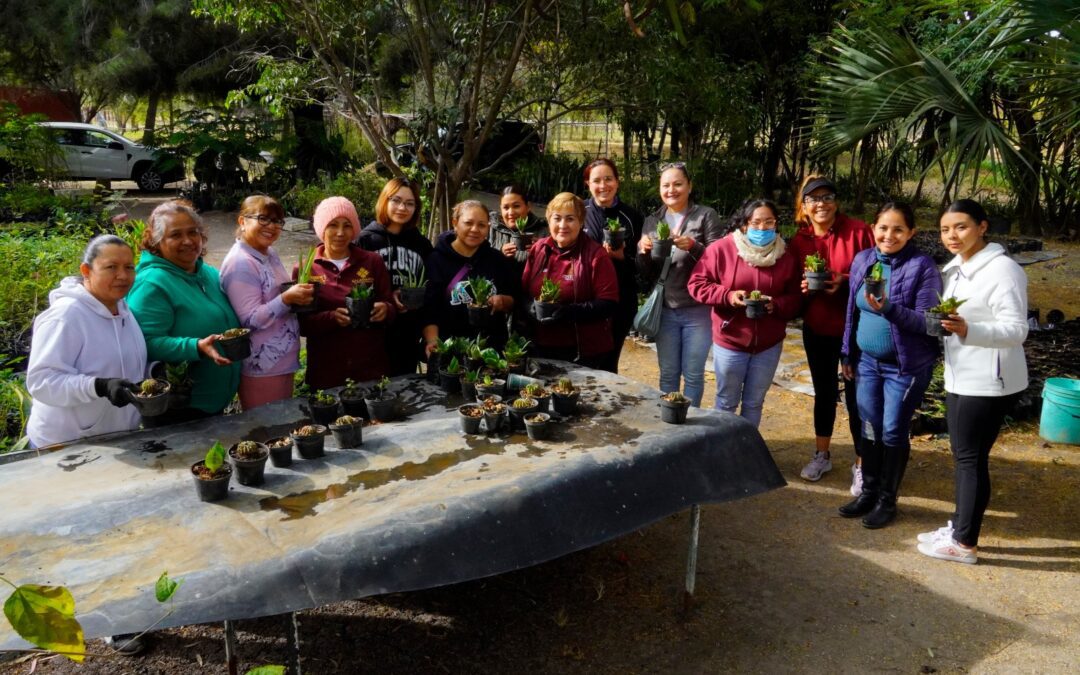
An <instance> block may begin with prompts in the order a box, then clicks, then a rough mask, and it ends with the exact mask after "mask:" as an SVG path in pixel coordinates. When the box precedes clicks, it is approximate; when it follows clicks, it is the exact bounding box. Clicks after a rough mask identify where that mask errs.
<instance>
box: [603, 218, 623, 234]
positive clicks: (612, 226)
mask: <svg viewBox="0 0 1080 675" xmlns="http://www.w3.org/2000/svg"><path fill="white" fill-rule="evenodd" d="M604 224H605V225H607V229H608V232H618V231H620V230H621V229H622V225H620V224H619V219H618V218H608V219H607V220H606V221H605V223H604Z"/></svg>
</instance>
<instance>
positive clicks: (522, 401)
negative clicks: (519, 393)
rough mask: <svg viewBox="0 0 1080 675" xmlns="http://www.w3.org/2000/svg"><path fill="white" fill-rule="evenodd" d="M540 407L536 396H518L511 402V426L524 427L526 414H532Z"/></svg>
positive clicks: (514, 427)
mask: <svg viewBox="0 0 1080 675" xmlns="http://www.w3.org/2000/svg"><path fill="white" fill-rule="evenodd" d="M539 409H540V404H539V403H537V401H536V399H535V398H516V399H514V400H513V402H512V403H511V404H510V423H511V424H510V428H511V429H524V428H525V416H526V415H531V414H533V413H534V412H536V411H537V410H539Z"/></svg>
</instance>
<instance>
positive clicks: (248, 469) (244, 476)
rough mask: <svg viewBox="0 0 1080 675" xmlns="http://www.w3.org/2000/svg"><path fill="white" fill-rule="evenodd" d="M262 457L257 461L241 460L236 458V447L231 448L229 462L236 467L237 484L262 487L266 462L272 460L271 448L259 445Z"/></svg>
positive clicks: (256, 459)
mask: <svg viewBox="0 0 1080 675" xmlns="http://www.w3.org/2000/svg"><path fill="white" fill-rule="evenodd" d="M259 449H260V450H261V451H262V455H261V456H260V457H257V458H255V459H241V458H240V457H237V456H236V446H235V445H234V446H232V447H231V448H229V460H230V461H231V462H232V463H233V466H234V467H236V482H237V483H240V484H241V485H249V486H250V485H262V484H263V471H264V470H265V469H266V460H267V459H269V458H270V448H268V447H266V446H265V445H264V444H262V443H259Z"/></svg>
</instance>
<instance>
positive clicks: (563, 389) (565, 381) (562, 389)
mask: <svg viewBox="0 0 1080 675" xmlns="http://www.w3.org/2000/svg"><path fill="white" fill-rule="evenodd" d="M551 391H552V393H555V394H558V395H559V396H570V395H571V394H576V393H577V387H575V386H574V383H573V382H571V381H570V378H569V377H560V378H559V381H558V382H556V383H555V386H554V387H552V388H551Z"/></svg>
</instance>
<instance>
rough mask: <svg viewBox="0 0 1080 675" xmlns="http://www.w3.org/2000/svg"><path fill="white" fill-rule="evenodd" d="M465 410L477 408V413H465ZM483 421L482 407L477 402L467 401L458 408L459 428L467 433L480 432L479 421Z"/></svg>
mask: <svg viewBox="0 0 1080 675" xmlns="http://www.w3.org/2000/svg"><path fill="white" fill-rule="evenodd" d="M466 410H479V411H480V414H479V415H470V414H468V413H466V412H465V411H466ZM483 421H484V414H483V408H481V407H480V405H479V404H477V403H467V404H465V405H463V406H461V407H460V408H458V422H459V423H460V424H461V430H462V431H463V432H465V433H467V434H478V433H480V423H481V422H483Z"/></svg>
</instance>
